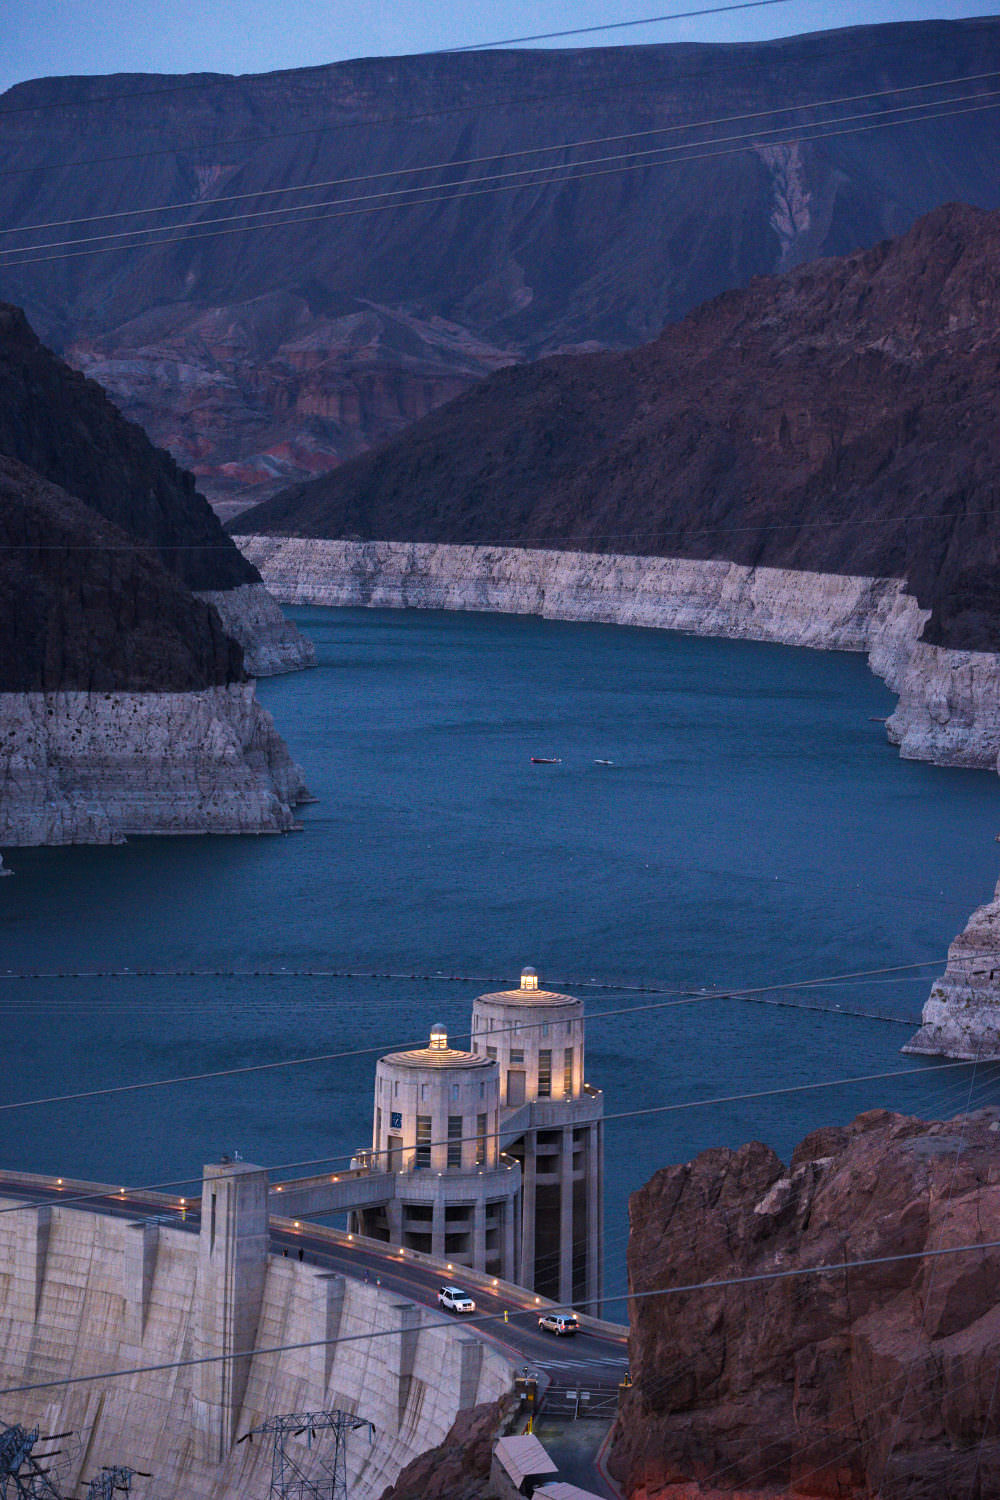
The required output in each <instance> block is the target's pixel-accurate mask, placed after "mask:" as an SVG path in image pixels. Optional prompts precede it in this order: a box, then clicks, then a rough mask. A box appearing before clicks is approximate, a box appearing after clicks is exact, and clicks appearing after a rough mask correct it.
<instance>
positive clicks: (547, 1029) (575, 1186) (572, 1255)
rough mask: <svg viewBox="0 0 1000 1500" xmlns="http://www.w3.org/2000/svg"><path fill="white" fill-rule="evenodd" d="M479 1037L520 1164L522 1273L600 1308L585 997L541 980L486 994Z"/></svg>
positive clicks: (598, 1105)
mask: <svg viewBox="0 0 1000 1500" xmlns="http://www.w3.org/2000/svg"><path fill="white" fill-rule="evenodd" d="M472 1045H473V1048H474V1049H475V1051H476V1052H477V1053H478V1054H479V1055H480V1056H481V1057H482V1058H483V1059H484V1060H485V1061H487V1062H489V1063H495V1064H496V1066H497V1068H498V1070H499V1080H498V1085H499V1098H500V1129H499V1135H500V1141H501V1144H502V1145H503V1147H504V1149H505V1150H506V1151H508V1152H509V1153H510V1154H511V1155H512V1156H513V1157H515V1158H516V1159H517V1160H518V1161H519V1162H520V1163H521V1166H522V1215H521V1257H520V1266H519V1274H518V1277H517V1280H518V1281H519V1282H520V1283H521V1285H522V1286H527V1287H533V1288H534V1290H535V1291H537V1292H542V1293H543V1294H544V1295H546V1296H548V1297H553V1298H555V1299H557V1300H558V1301H560V1302H563V1303H567V1304H568V1303H571V1302H574V1301H575V1302H581V1303H584V1302H585V1303H586V1304H587V1305H588V1306H587V1310H588V1311H591V1312H596V1311H597V1310H598V1300H599V1298H600V1296H601V1282H602V1276H603V1266H602V1260H603V1226H602V1222H601V1206H602V1202H603V1190H604V1182H603V1175H604V1135H603V1131H604V1126H603V1113H604V1100H603V1095H602V1094H601V1092H600V1090H599V1089H595V1088H591V1086H590V1085H589V1084H587V1083H585V1082H584V1014H583V1002H582V1000H578V999H577V998H576V997H575V996H573V995H562V994H558V993H557V992H555V991H552V990H543V989H540V988H539V983H538V975H537V973H536V972H535V970H534V969H531V968H527V969H523V970H522V971H521V984H520V988H519V989H516V990H500V991H498V992H496V993H493V994H488V995H480V996H479V998H478V1000H476V1001H475V1004H474V1006H473V1012H472Z"/></svg>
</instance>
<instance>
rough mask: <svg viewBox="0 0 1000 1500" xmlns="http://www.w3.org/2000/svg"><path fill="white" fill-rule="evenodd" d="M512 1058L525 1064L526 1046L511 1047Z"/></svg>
mask: <svg viewBox="0 0 1000 1500" xmlns="http://www.w3.org/2000/svg"><path fill="white" fill-rule="evenodd" d="M510 1060H511V1062H512V1063H521V1064H523V1063H524V1048H523V1047H511V1049H510Z"/></svg>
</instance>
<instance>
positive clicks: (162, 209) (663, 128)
mask: <svg viewBox="0 0 1000 1500" xmlns="http://www.w3.org/2000/svg"><path fill="white" fill-rule="evenodd" d="M997 77H1000V71H998V70H993V71H991V72H987V73H968V74H959V75H958V76H955V77H951V78H934V79H930V80H929V81H928V82H926V83H911V84H905V85H900V86H899V87H897V88H888V89H873V90H868V91H866V92H864V93H860V94H841V95H837V96H834V97H831V98H826V99H811V100H810V99H807V100H803V101H802V102H800V103H798V104H783V105H775V106H774V107H773V108H770V109H759V110H749V111H745V112H743V113H741V114H730V115H717V116H715V117H714V118H710V119H705V120H690V121H687V122H684V123H681V124H677V125H659V126H656V127H651V128H650V129H647V130H629V131H621V132H619V133H617V134H614V135H599V136H590V137H585V138H583V139H581V140H575V141H560V142H556V143H555V144H553V145H540V146H524V147H521V148H519V149H518V150H516V151H495V152H491V153H489V154H486V155H483V156H468V157H464V158H459V159H457V160H456V159H454V158H452V159H450V160H445V161H438V162H430V163H427V164H423V165H419V166H415V167H395V168H392V169H389V170H387V171H383V172H365V173H361V174H359V175H357V176H353V177H330V178H325V179H322V180H320V181H317V182H302V183H295V184H292V185H291V186H285V187H267V188H255V189H254V190H253V191H252V192H246V193H228V194H225V195H223V196H220V197H217V198H190V199H187V200H186V201H182V202H179V203H160V204H156V205H154V206H152V207H148V208H122V209H117V210H115V211H114V212H112V213H104V214H89V215H87V216H86V217H83V218H76V219H47V220H42V221H39V222H37V223H31V224H17V225H11V226H9V227H7V228H3V229H0V235H10V234H29V233H31V232H32V231H35V230H42V229H62V228H70V227H72V226H73V225H76V224H101V223H107V222H109V221H111V220H113V219H131V218H139V217H140V216H145V215H147V214H165V213H175V212H179V211H180V210H181V209H186V208H197V209H202V208H213V207H215V205H216V204H220V203H243V202H247V201H248V200H252V199H256V198H274V197H280V196H282V195H284V194H288V193H310V192H318V191H319V190H320V189H321V188H334V187H352V186H354V185H356V184H357V183H361V182H377V181H379V180H381V179H382V178H386V177H412V176H415V175H417V174H418V173H423V172H444V171H454V170H456V169H457V168H459V167H474V166H479V165H481V164H483V163H486V162H500V161H512V160H514V159H515V158H516V157H522V156H534V155H537V154H540V153H542V152H552V151H577V150H583V149H584V148H585V147H588V146H604V145H610V144H612V143H614V142H616V141H631V140H645V139H647V138H648V137H650V136H654V135H658V136H662V135H676V134H678V133H679V132H681V131H692V130H708V129H710V128H712V127H714V126H717V125H734V124H739V123H742V122H745V121H747V120H761V119H770V118H771V117H773V116H774V115H784V114H796V113H798V112H799V111H801V110H816V109H832V108H833V107H834V106H835V105H839V104H857V103H860V101H861V100H864V99H885V98H890V97H895V96H898V95H900V94H912V93H920V92H923V91H924V90H926V89H932V88H950V87H953V86H954V85H956V84H967V83H982V82H985V81H986V80H987V79H991V78H997ZM961 97H962V98H963V99H966V98H978V97H986V96H985V94H970V95H963V96H961ZM956 102H959V101H957V100H954V99H939V100H935V101H932V102H931V103H929V104H927V105H920V104H914V105H912V106H911V105H900V106H898V108H899V109H901V110H902V109H906V108H932V107H934V105H940V104H948V103H956ZM883 113H889V111H883ZM842 118H847V119H852V118H860V117H856V116H846V117H842ZM865 118H867V116H866V117H865ZM813 123H815V124H831V123H837V122H836V121H816V122H810V121H801V122H796V126H797V125H798V124H802V125H809V124H813ZM775 128H776V129H778V128H782V127H775ZM783 128H786V129H787V128H792V127H783ZM723 139H725V138H723ZM740 139H743V137H740ZM691 144H692V145H694V144H703V143H699V142H692V143H691ZM713 144H714V142H713ZM559 165H560V166H568V165H574V164H573V163H559ZM581 165H583V163H581ZM532 170H534V169H532ZM477 180H478V179H477ZM435 186H438V187H440V186H442V184H440V183H439V184H435ZM398 191H399V192H407V191H411V190H410V189H406V188H401V189H399V190H398ZM375 196H380V195H375ZM348 201H351V200H348ZM307 206H311V207H317V206H318V205H315V204H313V205H307ZM238 217H242V215H240V216H238ZM194 222H195V223H196V224H201V223H204V222H206V221H204V220H195V221H194ZM208 222H212V221H208ZM163 227H168V228H171V229H176V228H181V227H184V226H180V225H169V226H163ZM134 232H135V233H139V232H140V231H138V230H137V231H134ZM143 232H145V233H152V232H153V231H152V230H149V231H143ZM81 243H82V242H81ZM24 248H26V249H29V248H30V249H36V248H37V249H44V248H47V247H46V246H26V247H24Z"/></svg>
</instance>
